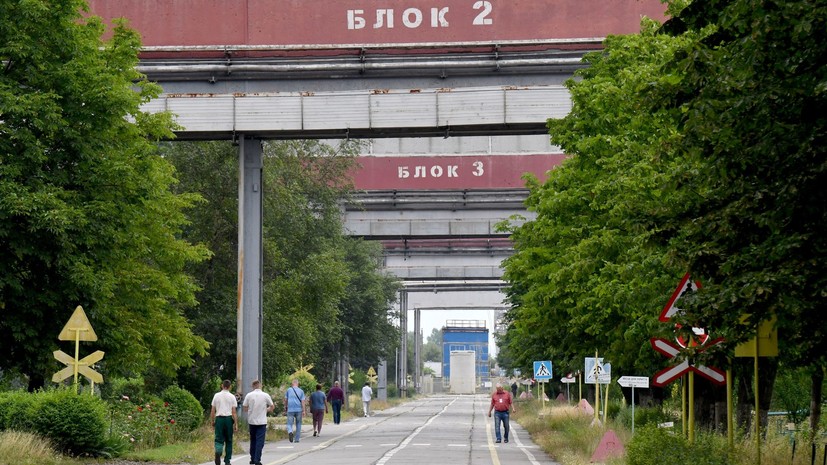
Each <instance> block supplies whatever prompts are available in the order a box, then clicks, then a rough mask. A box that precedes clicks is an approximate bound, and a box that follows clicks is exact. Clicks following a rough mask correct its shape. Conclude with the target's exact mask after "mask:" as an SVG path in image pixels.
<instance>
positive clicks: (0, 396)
mask: <svg viewBox="0 0 827 465" xmlns="http://www.w3.org/2000/svg"><path fill="white" fill-rule="evenodd" d="M34 401H35V398H34V395H33V394H30V393H28V392H26V391H11V392H4V393H0V431H5V430H16V431H32V420H33V419H34V415H33V410H32V409H33V406H34Z"/></svg>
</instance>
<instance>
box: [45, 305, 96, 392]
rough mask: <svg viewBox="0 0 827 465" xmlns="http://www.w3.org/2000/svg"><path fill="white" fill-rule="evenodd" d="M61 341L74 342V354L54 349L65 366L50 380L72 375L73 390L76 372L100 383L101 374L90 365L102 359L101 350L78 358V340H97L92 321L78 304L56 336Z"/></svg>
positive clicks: (57, 380) (76, 385) (56, 355)
mask: <svg viewBox="0 0 827 465" xmlns="http://www.w3.org/2000/svg"><path fill="white" fill-rule="evenodd" d="M57 338H58V339H59V340H61V341H74V342H75V356H74V357H72V356H71V355H69V354H67V353H65V352H63V351H62V350H56V351H54V357H55V359H57V361H59V362H61V363H63V364H64V365H66V368H64V369H62V370H60V371H58V372H57V373H55V374H54V375H53V376H52V382H55V383H59V382H61V381H63V380H64V379H66V378H69V377H70V376H73V375H74V379H75V381H74V383H75V391H77V390H78V374H81V375H83V376H85V377H86V378H88V379H89V381H91V382H92V383H102V382H103V376H102V375H101V374H100V373H98V372H97V371H95V370H93V369H92V368H90V366H92V365H94V364H95V363H97V362H99V361H101V360H102V359H103V355H104V353H103V351H100V350H98V351H95V352H93V353H91V354H89V355H87V356H86V357H83V358H80V341H93V342H94V341H97V340H98V335H97V334H95V330H94V329H92V323H90V322H89V318H87V317H86V312H84V311H83V307H81V306H80V305H78V306H77V308H75V311H74V313H72V316H71V317H70V318H69V321H68V322H66V325H65V326H64V327H63V330H62V331H61V332H60V334H59V335H58V337H57Z"/></svg>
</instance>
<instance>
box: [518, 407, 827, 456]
mask: <svg viewBox="0 0 827 465" xmlns="http://www.w3.org/2000/svg"><path fill="white" fill-rule="evenodd" d="M513 418H514V419H515V420H516V421H517V422H518V423H519V424H520V425H522V426H523V428H525V429H526V431H528V432H529V434H531V438H532V440H533V441H534V442H535V443H537V445H538V446H540V448H542V449H543V450H544V451H545V452H546V453H547V454H548V455H549V456H550V457H552V458H553V459H554V460H556V461H558V462H560V463H561V464H562V465H587V464H590V463H591V462H590V461H591V456H592V454H593V453H594V451H595V449H596V448H597V446H598V444H599V443H600V439H601V438H602V437H603V434H604V433H605V432H606V430H608V429H611V430H613V431H614V432H615V433H616V434H617V436H618V438H619V439H620V442H621V443H622V444H624V445H626V444H629V442H630V441H631V440H632V434H631V431H630V430H629V429H628V428H627V427H625V426H623V425H621V424H618V423H616V422H614V421H612V420H609V422H608V423H609V424H608V425H607V426H606V427H605V428H604V427H599V426H598V427H594V426H591V423H592V418H593V417H591V416H585V415H581V414H578V413H577V412H576V410H575V409H574V407H572V406H559V405H555V406H548V404H547V407H546V408H545V409H542V408H541V406H540V404H539V402H537V401H527V402H519V403H518V404H517V412H516V413H515V414H513ZM677 431H678V434H680V423H678V424H677ZM697 436H698V438H699V439H698V441H699V442H701V441H702V442H703V444H709V445H710V446H712V447H711V448H712V449H714V450H718V451H726V450H727V449H728V448H727V438H726V436H725V435H721V434H716V433H705V432H698V433H697ZM798 442H799V444H798V445H797V449H796V454H795V458H794V459H793V458H792V445H791V441H790V437H789V436H785V435H783V434H780V433H779V432H778V431H777V429H774V428H770V429H769V431H768V432H767V438H766V440H764V441H762V443H761V464H762V465H809V464H810V463H811V458H812V446H811V443H808V442H806V440H805V439H799V440H798ZM816 445H817V453H816V457H815V463H821V462H822V461H823V460H824V459H823V455H824V452H825V449H824V447H825V439H823V438H822V439H820V440H818V441H817V442H816ZM724 455H727V454H726V453H724ZM728 455H729V457H724V456H719V457H718V458H719V459H721V460H724V461H726V462H727V463H730V464H732V465H754V464H756V463H758V458H757V453H756V446H755V441H754V440H753V439H752V438H750V437H745V436H743V435H741V436H739V437H738V438H736V440H735V444H734V449H733V451H732V453H730V454H728ZM704 463H705V462H704ZM716 463H718V462H716ZM626 464H627V461H626V457H618V458H614V459H610V460H609V461H608V462H607V465H626Z"/></svg>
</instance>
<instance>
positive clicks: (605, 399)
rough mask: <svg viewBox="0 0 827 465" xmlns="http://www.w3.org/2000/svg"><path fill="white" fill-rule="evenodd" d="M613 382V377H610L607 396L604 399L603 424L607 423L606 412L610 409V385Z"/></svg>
mask: <svg viewBox="0 0 827 465" xmlns="http://www.w3.org/2000/svg"><path fill="white" fill-rule="evenodd" d="M611 384H612V379H611V378H609V384H607V385H606V390H605V392H606V397H605V398H604V399H603V400H604V402H603V424H604V425H607V424H608V423H606V413H607V412H608V411H609V386H611Z"/></svg>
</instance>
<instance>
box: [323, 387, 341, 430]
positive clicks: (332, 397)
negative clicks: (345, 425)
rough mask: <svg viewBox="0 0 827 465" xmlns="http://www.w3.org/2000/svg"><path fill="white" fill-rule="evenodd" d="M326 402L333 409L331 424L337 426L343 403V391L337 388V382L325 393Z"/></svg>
mask: <svg viewBox="0 0 827 465" xmlns="http://www.w3.org/2000/svg"><path fill="white" fill-rule="evenodd" d="M327 401H328V402H330V406H331V407H332V408H333V424H334V425H338V424H339V423H340V422H341V421H342V404H344V403H345V391H343V390H342V388H340V387H339V382H338V381H335V382H334V383H333V387H332V388H330V392H328V393H327Z"/></svg>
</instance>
